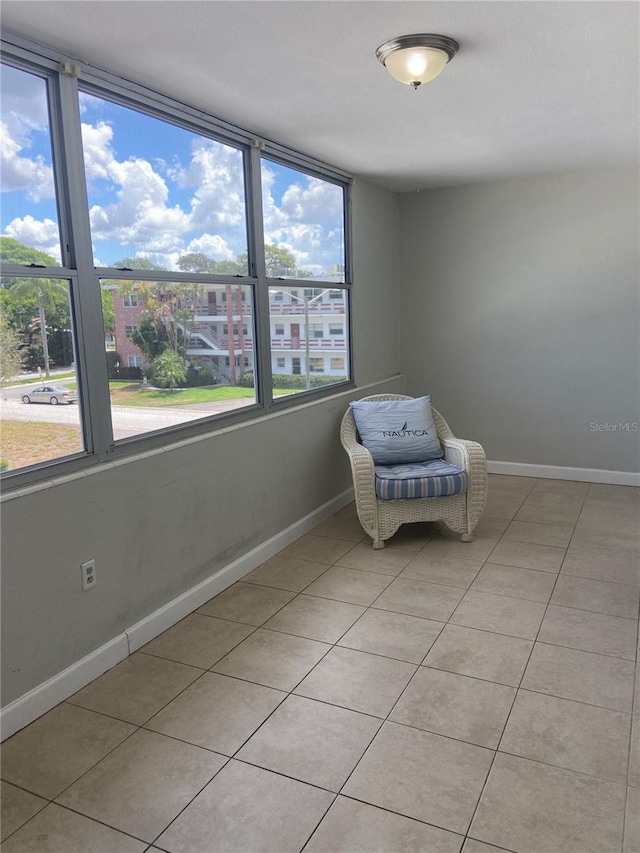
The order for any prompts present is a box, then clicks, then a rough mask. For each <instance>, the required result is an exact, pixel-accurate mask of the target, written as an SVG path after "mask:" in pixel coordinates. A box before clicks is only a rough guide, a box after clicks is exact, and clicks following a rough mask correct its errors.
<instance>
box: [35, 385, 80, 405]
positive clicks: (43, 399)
mask: <svg viewBox="0 0 640 853" xmlns="http://www.w3.org/2000/svg"><path fill="white" fill-rule="evenodd" d="M22 402H23V403H49V404H50V405H51V406H57V405H58V403H77V402H78V392H77V391H72V390H71V389H70V388H67V387H66V385H43V386H42V387H41V388H34V389H33V391H29V393H28V394H23V395H22Z"/></svg>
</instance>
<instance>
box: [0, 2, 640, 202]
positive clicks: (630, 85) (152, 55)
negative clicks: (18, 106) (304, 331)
mask: <svg viewBox="0 0 640 853" xmlns="http://www.w3.org/2000/svg"><path fill="white" fill-rule="evenodd" d="M639 9H640V7H639V6H638V5H637V4H636V3H635V2H618V0H614V2H608V0H604V2H576V0H550V2H545V0H533V2H529V0H522V2H521V1H520V0H497V2H490V1H489V0H486V2H485V0H466V2H459V0H448V1H447V0H445V2H440V1H439V0H433V1H432V0H427V2H423V0H410V1H409V2H405V0H373V2H370V0H319V2H318V0H290V1H289V2H282V1H281V0H277V1H276V2H274V0H207V1H206V2H203V0H196V2H193V0H172V2H159V1H158V0H89V1H88V2H86V0H85V2H77V0H72V2H69V0H46V2H41V0H4V2H3V3H2V25H3V28H4V29H7V30H12V31H14V32H16V33H19V34H21V35H23V36H26V37H28V38H30V39H33V40H35V41H38V42H40V43H42V44H46V45H48V46H51V47H54V48H57V49H59V50H62V51H64V52H66V53H68V54H69V55H70V56H71V57H73V58H77V59H80V60H83V61H86V62H90V63H92V64H94V65H98V66H101V67H103V68H106V69H108V70H110V71H113V72H115V73H117V74H119V75H121V76H123V77H126V78H128V79H130V80H134V81H136V82H138V83H142V84H144V85H146V86H149V87H151V88H153V89H155V90H157V91H161V92H163V93H165V94H168V95H171V96H173V97H175V98H177V99H179V100H181V101H183V102H185V103H188V104H190V105H192V106H195V107H198V108H200V109H203V110H205V111H207V112H209V113H212V114H214V115H217V116H219V117H220V118H223V119H226V120H227V121H231V122H233V123H235V124H238V125H240V126H241V127H244V128H246V129H248V130H251V131H252V132H255V133H256V134H257V135H261V136H264V137H267V138H270V139H273V140H276V141H278V142H281V143H283V144H285V145H288V146H290V147H292V148H295V149H297V150H299V151H302V152H304V153H306V154H310V155H312V156H315V157H317V158H319V159H321V160H324V161H325V162H327V163H331V164H332V165H335V166H338V167H341V168H343V169H345V170H347V171H349V172H351V173H353V174H356V175H360V176H363V177H366V178H368V179H370V180H372V181H374V182H376V183H379V184H381V185H383V186H386V187H388V188H389V189H392V190H396V191H400V192H402V191H408V190H415V189H416V188H424V187H428V186H438V185H445V184H453V183H460V182H470V181H476V180H486V179H488V178H492V177H498V176H506V175H514V174H523V173H532V172H539V171H555V170H562V169H567V168H581V167H590V166H598V165H605V164H609V163H616V162H625V161H629V160H633V159H637V156H638V125H639V106H640V102H639V95H638V92H639V67H638V53H639V47H638V45H639V41H638V38H639ZM413 32H434V33H441V34H444V35H449V36H452V37H453V38H455V39H456V40H457V41H458V42H459V43H460V51H459V53H458V55H457V56H456V57H455V58H454V59H453V60H452V62H451V63H450V64H449V65H448V66H447V68H446V69H445V70H444V72H443V74H442V75H441V76H440V77H439V78H438V79H437V80H435V81H434V82H433V83H430V84H428V85H425V86H423V87H421V89H419V90H418V91H416V92H414V91H413V90H411V89H410V88H409V87H408V86H402V85H401V84H399V83H397V82H396V81H394V80H393V79H392V78H391V77H390V75H389V74H388V73H387V72H386V71H385V70H384V69H383V67H382V66H381V65H380V64H379V62H378V60H377V59H376V57H375V53H374V51H375V48H376V47H377V46H378V45H379V44H380V43H382V42H383V41H386V40H387V39H389V38H392V37H394V36H398V35H403V34H406V33H413Z"/></svg>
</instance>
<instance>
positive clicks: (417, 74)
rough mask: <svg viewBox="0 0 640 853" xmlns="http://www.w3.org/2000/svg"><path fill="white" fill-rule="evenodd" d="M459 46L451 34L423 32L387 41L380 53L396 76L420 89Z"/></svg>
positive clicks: (380, 58)
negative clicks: (439, 34) (442, 34)
mask: <svg viewBox="0 0 640 853" xmlns="http://www.w3.org/2000/svg"><path fill="white" fill-rule="evenodd" d="M459 47H460V45H459V44H458V42H457V41H454V39H452V38H449V36H437V35H433V34H432V33H421V34H418V35H412V36H398V38H395V39H391V40H390V41H386V42H385V43H384V44H381V45H380V47H379V48H378V49H377V50H376V56H377V57H378V59H379V60H380V62H381V63H382V64H383V65H384V67H385V68H386V69H387V71H388V72H389V74H391V76H392V77H395V79H396V80H399V81H400V83H406V84H407V85H408V86H413V88H414V89H417V88H418V86H420V85H421V84H422V83H428V82H429V81H430V80H433V79H434V78H435V77H437V76H438V74H440V72H441V71H442V69H443V68H444V67H445V65H446V64H447V62H449V60H450V59H453V57H454V56H455V55H456V53H457V51H458V49H459Z"/></svg>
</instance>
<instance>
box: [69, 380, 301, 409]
mask: <svg viewBox="0 0 640 853" xmlns="http://www.w3.org/2000/svg"><path fill="white" fill-rule="evenodd" d="M69 387H71V385H70V386H69ZM109 388H110V389H111V405H112V406H139V407H142V408H144V407H146V406H189V405H192V404H193V403H215V402H218V401H220V400H240V399H246V398H248V399H253V398H254V396H255V391H254V390H253V388H238V387H237V386H230V385H221V386H218V385H211V386H205V387H204V388H178V389H177V390H175V391H169V390H164V389H155V388H154V389H144V388H142V387H141V385H140V383H139V382H120V381H112V382H109ZM291 393H292V392H291V391H290V390H288V389H287V390H285V389H275V390H274V394H291Z"/></svg>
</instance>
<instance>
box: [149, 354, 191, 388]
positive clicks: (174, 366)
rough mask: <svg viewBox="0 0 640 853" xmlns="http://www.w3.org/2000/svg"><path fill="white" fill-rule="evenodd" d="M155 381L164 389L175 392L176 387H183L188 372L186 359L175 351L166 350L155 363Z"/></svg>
mask: <svg viewBox="0 0 640 853" xmlns="http://www.w3.org/2000/svg"><path fill="white" fill-rule="evenodd" d="M153 379H154V382H156V384H158V385H160V386H161V387H162V388H169V390H171V391H173V390H174V388H175V387H176V385H182V384H184V382H186V380H187V370H186V368H185V366H184V359H183V358H182V356H180V355H179V354H178V353H177V352H174V351H173V350H169V349H168V350H165V351H164V352H163V353H162V355H159V356H158V357H157V358H156V360H155V361H154V362H153Z"/></svg>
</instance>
